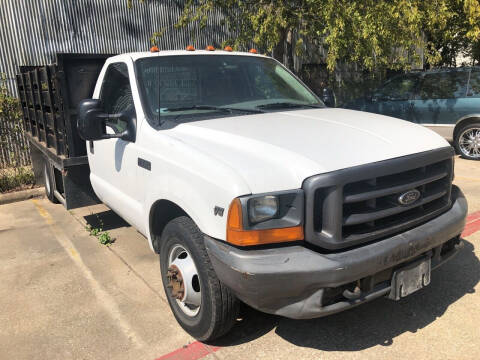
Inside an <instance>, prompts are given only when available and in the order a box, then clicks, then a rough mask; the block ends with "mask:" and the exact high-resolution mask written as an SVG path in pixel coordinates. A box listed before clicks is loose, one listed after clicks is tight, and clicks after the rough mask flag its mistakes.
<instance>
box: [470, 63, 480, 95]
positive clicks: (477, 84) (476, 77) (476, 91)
mask: <svg viewBox="0 0 480 360" xmlns="http://www.w3.org/2000/svg"><path fill="white" fill-rule="evenodd" d="M467 96H468V97H477V98H478V97H480V69H472V72H471V73H470V81H469V82H468V89H467Z"/></svg>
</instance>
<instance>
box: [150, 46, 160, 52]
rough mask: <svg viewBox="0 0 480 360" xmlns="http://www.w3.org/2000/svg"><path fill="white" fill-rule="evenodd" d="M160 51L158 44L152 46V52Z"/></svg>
mask: <svg viewBox="0 0 480 360" xmlns="http://www.w3.org/2000/svg"><path fill="white" fill-rule="evenodd" d="M159 51H160V49H159V48H158V46H156V45H155V46H152V47H151V48H150V52H159Z"/></svg>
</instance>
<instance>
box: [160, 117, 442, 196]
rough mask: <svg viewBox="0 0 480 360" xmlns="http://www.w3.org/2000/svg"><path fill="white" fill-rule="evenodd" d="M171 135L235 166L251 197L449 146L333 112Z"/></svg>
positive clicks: (225, 123) (232, 121)
mask: <svg viewBox="0 0 480 360" xmlns="http://www.w3.org/2000/svg"><path fill="white" fill-rule="evenodd" d="M167 131H168V132H169V135H171V136H172V137H174V138H176V139H177V140H178V141H182V142H185V143H186V144H188V145H189V146H190V147H193V148H194V150H197V151H201V152H204V153H208V154H209V156H212V157H214V158H216V159H217V160H218V161H221V162H222V163H223V164H225V165H227V166H229V167H231V168H232V169H233V170H234V171H235V172H237V173H238V174H239V176H241V177H242V178H243V180H244V181H245V182H246V184H248V186H249V187H250V190H251V193H262V192H270V191H279V190H289V189H297V188H300V187H301V186H302V182H303V181H304V180H305V179H306V178H308V177H310V176H312V175H315V174H321V173H325V172H330V171H334V170H339V169H344V168H348V167H352V166H357V165H362V164H367V163H373V162H377V161H382V160H387V159H391V158H396V157H400V156H405V155H410V154H414V153H418V152H422V151H428V150H432V149H437V148H441V147H445V146H448V143H447V142H446V141H445V140H444V139H443V138H442V137H440V136H439V135H437V134H436V133H434V132H433V131H430V130H428V129H426V128H424V127H422V126H420V125H416V124H413V123H410V122H407V121H403V120H399V119H395V118H392V117H387V116H382V115H376V114H371V113H366V112H359V111H353V110H346V109H329V108H326V109H307V110H295V111H285V112H272V113H265V114H254V115H244V116H235V117H229V118H217V119H211V120H202V121H196V122H190V123H184V124H180V125H178V126H176V127H174V128H172V129H170V130H167Z"/></svg>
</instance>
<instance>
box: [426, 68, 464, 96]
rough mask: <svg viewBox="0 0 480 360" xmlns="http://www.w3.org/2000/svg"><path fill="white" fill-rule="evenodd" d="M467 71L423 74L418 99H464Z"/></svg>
mask: <svg viewBox="0 0 480 360" xmlns="http://www.w3.org/2000/svg"><path fill="white" fill-rule="evenodd" d="M467 81H468V71H445V72H439V73H430V74H428V73H427V74H425V75H424V77H423V80H422V84H421V85H420V91H419V98H420V99H422V100H428V99H455V98H459V97H464V96H465V94H466V90H467Z"/></svg>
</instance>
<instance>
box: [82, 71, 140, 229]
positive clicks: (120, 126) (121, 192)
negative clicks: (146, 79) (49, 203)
mask: <svg viewBox="0 0 480 360" xmlns="http://www.w3.org/2000/svg"><path fill="white" fill-rule="evenodd" d="M129 75H130V73H129V68H128V65H127V63H124V62H115V63H111V64H109V65H108V67H107V69H106V72H105V75H104V78H103V82H102V85H101V89H100V94H99V99H100V100H101V102H102V106H103V110H104V112H105V113H107V114H119V113H124V114H127V115H128V116H129V117H131V118H133V119H134V121H135V122H136V109H135V104H134V100H133V96H132V86H131V76H129ZM126 126H127V123H126V122H125V121H122V120H120V119H117V120H109V121H108V122H107V129H106V132H107V133H108V134H114V133H120V132H122V131H124V130H125V129H126ZM87 148H88V157H89V163H90V171H91V173H90V180H91V182H92V186H93V188H94V190H95V192H96V194H97V195H98V196H99V197H100V199H101V200H102V201H103V202H104V203H105V204H107V205H108V206H109V207H110V208H111V209H113V210H114V211H115V212H117V213H118V214H119V215H121V216H122V217H123V218H124V219H125V220H127V221H128V222H129V223H131V224H132V225H138V226H140V225H141V224H137V222H138V219H136V218H138V214H140V213H141V210H142V207H141V202H140V196H139V192H138V191H137V189H138V186H137V161H138V146H137V144H136V143H135V142H134V141H126V140H122V139H118V138H117V139H106V140H99V141H94V142H90V143H89V144H87Z"/></svg>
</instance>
